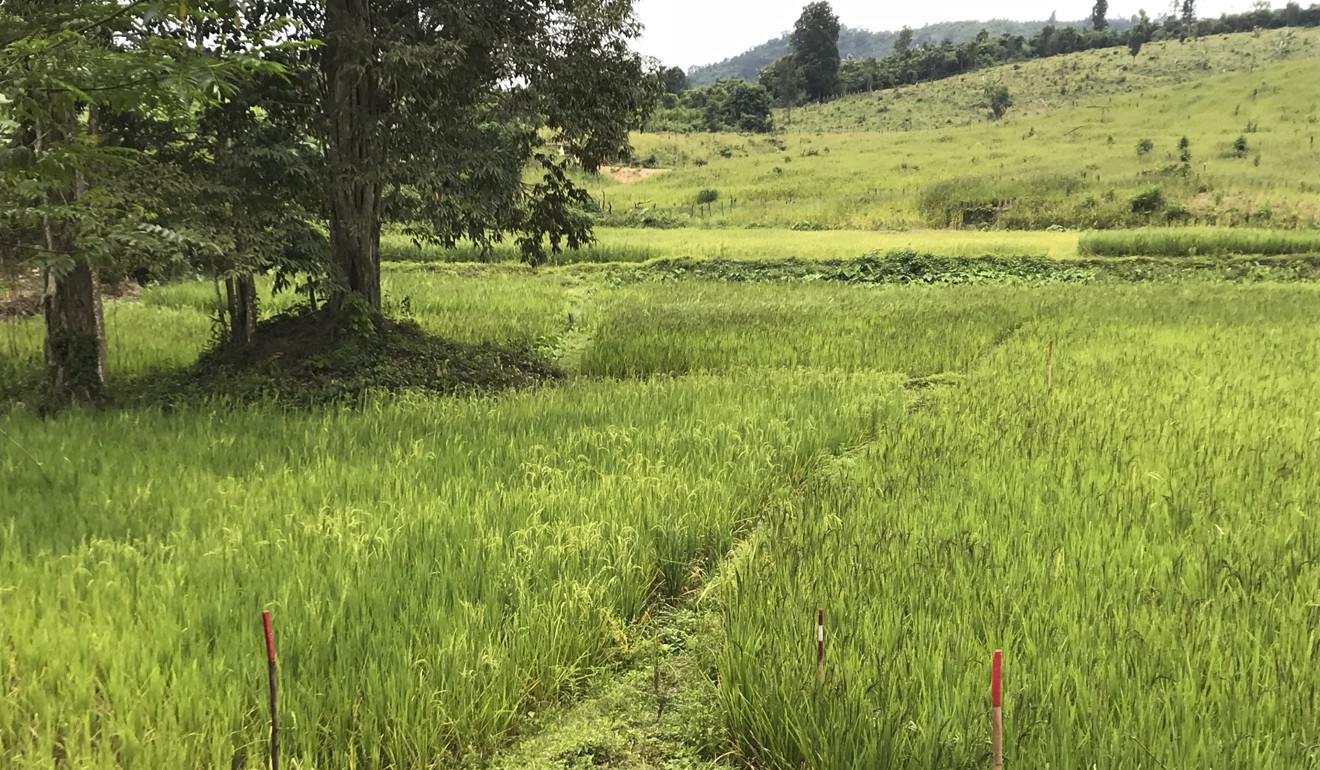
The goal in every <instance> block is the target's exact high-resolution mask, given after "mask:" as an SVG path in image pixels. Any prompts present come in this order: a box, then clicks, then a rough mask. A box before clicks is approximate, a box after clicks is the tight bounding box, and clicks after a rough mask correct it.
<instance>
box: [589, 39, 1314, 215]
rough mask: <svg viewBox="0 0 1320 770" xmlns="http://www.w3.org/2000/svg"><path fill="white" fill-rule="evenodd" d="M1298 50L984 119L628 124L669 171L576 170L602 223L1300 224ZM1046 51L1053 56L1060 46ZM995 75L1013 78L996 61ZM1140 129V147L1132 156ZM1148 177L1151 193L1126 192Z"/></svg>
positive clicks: (1305, 61)
mask: <svg viewBox="0 0 1320 770" xmlns="http://www.w3.org/2000/svg"><path fill="white" fill-rule="evenodd" d="M1299 34H1300V33H1299ZM1307 34H1308V35H1309V34H1312V33H1307ZM1241 37H1242V38H1243V40H1247V41H1250V40H1252V38H1251V36H1250V35H1244V36H1241ZM1307 39H1308V40H1309V38H1307ZM1193 45H1195V44H1189V50H1190V47H1191V46H1193ZM1302 50H1303V51H1304V52H1305V57H1306V58H1298V59H1295V60H1287V61H1271V62H1264V61H1262V62H1260V63H1259V66H1256V67H1255V68H1254V69H1253V70H1250V71H1232V72H1225V73H1216V72H1215V71H1213V70H1210V71H1205V72H1203V73H1202V74H1203V75H1204V77H1199V78H1198V79H1195V80H1190V81H1188V82H1185V83H1182V84H1180V85H1177V86H1163V87H1159V88H1153V89H1148V90H1136V91H1133V92H1131V93H1114V94H1107V95H1103V96H1091V97H1084V98H1079V99H1078V101H1077V104H1076V106H1073V105H1072V104H1071V100H1069V101H1068V104H1067V105H1066V106H1056V107H1055V108H1053V109H1052V110H1051V111H1049V112H1047V113H1046V112H1034V111H1031V110H1030V109H1023V110H1019V111H1017V112H1011V113H1010V114H1009V116H1008V117H1007V118H1005V119H1004V120H1002V121H998V122H994V123H978V124H975V125H962V126H959V125H953V126H946V127H940V128H931V129H924V130H913V131H907V132H892V131H890V132H878V131H866V132H850V133H827V132H820V133H815V132H812V133H788V134H783V135H773V136H740V135H733V134H693V135H675V134H643V135H638V136H636V137H635V138H634V145H635V146H636V154H637V155H638V156H639V157H648V156H652V155H653V156H655V158H656V163H657V164H659V165H661V166H664V167H668V168H671V169H672V170H670V171H669V172H667V173H664V174H660V175H657V176H653V177H650V178H647V179H644V180H641V181H637V182H633V183H631V184H626V185H623V184H618V183H615V182H613V181H612V180H610V179H609V178H608V177H604V176H602V177H598V178H585V179H584V180H583V181H584V182H585V183H587V184H588V185H589V186H590V188H591V190H592V192H593V194H595V195H596V196H597V198H598V199H600V200H602V201H603V202H604V205H605V208H606V211H607V213H606V215H605V221H606V222H607V223H611V224H617V225H626V226H638V225H648V226H655V227H680V226H681V227H690V226H701V227H710V228H726V227H727V228H735V229H744V228H750V227H765V228H778V229H794V228H796V229H800V230H812V229H829V230H835V229H837V230H867V231H871V230H901V229H923V228H925V229H932V228H933V229H946V228H950V227H953V228H964V229H984V228H991V229H995V230H1045V229H1048V228H1050V227H1054V226H1058V227H1067V228H1070V229H1116V228H1131V227H1144V226H1152V225H1163V224H1169V223H1177V224H1199V225H1207V226H1231V227H1241V226H1251V227H1268V228H1271V229H1305V228H1307V227H1310V226H1311V225H1312V224H1313V223H1315V222H1316V221H1318V220H1320V186H1317V185H1316V184H1314V183H1313V182H1311V181H1309V180H1307V179H1303V178H1301V177H1299V176H1298V174H1297V169H1299V168H1309V167H1311V166H1313V165H1314V164H1315V163H1317V162H1318V161H1320V150H1318V149H1317V148H1316V147H1315V144H1314V141H1313V139H1314V137H1315V134H1316V133H1317V128H1318V127H1320V123H1318V121H1320V112H1317V110H1320V85H1317V82H1316V79H1315V78H1314V70H1315V63H1316V58H1315V57H1316V55H1317V54H1318V53H1320V49H1316V48H1315V47H1314V46H1311V45H1310V44H1309V43H1308V44H1307V46H1306V47H1305V48H1304V49H1302ZM1086 55H1089V54H1085V55H1079V56H1086ZM1143 55H1144V54H1143ZM1299 55H1300V54H1299ZM1049 61H1050V62H1052V63H1053V66H1058V65H1059V64H1060V63H1064V64H1067V63H1068V62H1069V61H1071V58H1070V57H1061V59H1060V60H1054V59H1051V60H1049ZM1164 63H1165V64H1168V65H1169V66H1171V67H1172V66H1175V64H1174V63H1173V62H1164ZM1184 64H1185V63H1179V64H1177V65H1176V66H1178V67H1182V66H1183V65H1184ZM1069 66H1071V65H1069ZM999 75H1001V76H1003V77H1004V78H1005V80H1009V81H1012V80H1013V79H1014V77H1015V76H1014V75H1013V73H1012V72H1011V70H1010V71H1006V72H1001V73H999ZM1024 103H1025V102H1024ZM1184 136H1185V137H1187V138H1188V139H1189V141H1190V143H1191V158H1190V161H1189V162H1188V163H1186V164H1184V163H1182V161H1181V160H1180V153H1179V150H1178V147H1177V145H1178V143H1179V141H1180V140H1181V139H1182V138H1183V137H1184ZM1240 136H1245V137H1246V138H1247V140H1248V143H1249V146H1250V148H1251V149H1250V151H1249V152H1248V153H1247V155H1246V156H1243V157H1239V156H1238V154H1237V153H1235V152H1234V151H1233V149H1232V145H1233V143H1234V142H1235V141H1236V140H1237V138H1238V137H1240ZM1143 139H1148V140H1150V141H1151V143H1152V145H1153V149H1152V150H1151V151H1150V152H1148V153H1145V154H1139V153H1138V151H1137V146H1138V143H1139V142H1140V141H1141V140H1143ZM707 189H712V190H716V191H717V192H718V193H719V195H720V197H719V200H718V201H717V202H716V203H715V204H712V205H710V206H706V207H698V206H697V205H696V204H695V196H696V195H697V194H698V192H700V191H702V190H707ZM1152 190H1158V191H1159V193H1160V196H1159V205H1156V206H1152V207H1150V208H1148V209H1144V210H1143V208H1142V206H1141V205H1134V199H1136V198H1137V197H1138V196H1140V195H1143V194H1146V193H1149V192H1150V191H1152Z"/></svg>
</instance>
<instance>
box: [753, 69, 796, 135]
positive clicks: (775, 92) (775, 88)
mask: <svg viewBox="0 0 1320 770" xmlns="http://www.w3.org/2000/svg"><path fill="white" fill-rule="evenodd" d="M757 80H758V81H759V82H760V84H761V85H762V86H764V87H765V89H766V91H768V92H769V93H770V96H771V97H773V98H774V100H775V101H776V102H777V103H778V104H779V106H780V107H783V108H784V110H785V111H786V113H787V115H786V116H785V120H786V122H787V123H789V124H790V125H791V124H792V123H793V108H794V107H795V106H797V105H799V104H801V103H802V100H803V99H804V98H806V95H807V92H806V81H805V80H804V79H803V77H802V68H801V67H800V66H799V65H798V61H797V57H796V56H793V55H792V54H789V55H788V56H784V57H781V58H779V59H777V60H775V62H774V63H772V64H769V65H767V66H766V67H765V68H764V69H762V70H761V74H760V77H758V78H757Z"/></svg>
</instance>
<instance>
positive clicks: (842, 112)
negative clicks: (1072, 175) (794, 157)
mask: <svg viewBox="0 0 1320 770" xmlns="http://www.w3.org/2000/svg"><path fill="white" fill-rule="evenodd" d="M1316 57H1320V30H1316V29H1279V30H1268V31H1260V32H1258V33H1249V34H1235V35H1217V36H1215V37H1207V38H1201V39H1197V40H1188V41H1187V42H1185V43H1179V42H1178V41H1176V40H1167V41H1162V42H1157V43H1149V44H1147V45H1146V46H1145V47H1144V48H1143V49H1142V51H1141V53H1140V54H1138V55H1137V56H1136V57H1135V58H1134V57H1132V56H1130V55H1128V51H1127V49H1126V48H1109V49H1103V50H1098V51H1086V52H1083V53H1077V54H1070V55H1067V56H1056V57H1051V58H1048V59H1033V60H1031V61H1026V62H1021V63H1017V64H1011V65H1005V66H1003V67H996V68H993V69H989V70H982V71H979V72H972V73H969V74H966V75H960V76H958V77H953V78H947V79H944V80H938V81H933V82H928V83H919V84H917V85H913V86H905V87H902V88H895V89H888V90H884V91H877V92H875V93H873V94H861V95H858V96H851V97H846V98H843V99H838V100H835V101H833V102H829V103H828V104H813V105H807V106H804V107H800V108H798V109H795V110H793V114H792V122H791V123H789V121H788V116H787V115H786V114H785V113H784V112H783V111H782V110H780V111H779V112H778V113H777V114H776V116H775V117H776V125H779V126H781V127H785V128H787V129H788V130H790V131H794V132H796V131H809V132H818V131H908V130H920V129H932V128H947V127H950V126H966V125H975V124H984V123H988V122H989V117H988V114H987V113H988V110H987V109H986V107H985V104H984V89H985V84H986V83H993V82H1002V83H1004V84H1005V85H1007V86H1008V88H1009V90H1010V92H1011V93H1012V95H1013V101H1014V105H1013V107H1012V109H1011V110H1010V115H1017V116H1022V115H1024V114H1038V113H1042V112H1048V111H1051V110H1055V109H1059V108H1062V107H1075V106H1078V105H1079V104H1081V103H1082V102H1084V101H1087V100H1093V99H1095V98H1097V97H1112V96H1122V95H1128V94H1135V93H1139V92H1141V91H1144V90H1148V89H1151V88H1158V87H1161V86H1170V85H1177V84H1181V83H1189V82H1192V81H1196V80H1202V79H1204V78H1206V77H1207V76H1210V75H1214V74H1221V73H1227V72H1251V71H1252V70H1254V69H1256V68H1258V67H1262V66H1265V65H1267V64H1270V63H1274V62H1280V61H1290V60H1295V59H1314V58H1316ZM1097 109H1098V107H1097Z"/></svg>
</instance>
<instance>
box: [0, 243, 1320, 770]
mask: <svg viewBox="0 0 1320 770" xmlns="http://www.w3.org/2000/svg"><path fill="white" fill-rule="evenodd" d="M703 264H715V263H714V262H711V261H709V260H706V261H704V262H703ZM740 264H743V265H745V267H746V269H747V270H752V269H754V268H755V267H756V265H757V263H755V262H751V261H743V262H742V263H740ZM629 269H637V268H629ZM643 270H644V271H645V274H647V275H649V274H651V273H654V272H656V271H655V270H654V269H652V268H644V269H643ZM748 275H749V276H753V277H754V275H755V274H754V273H749V274H748ZM766 277H767V278H769V276H766ZM386 284H387V289H388V291H389V292H390V301H391V303H393V305H394V306H395V307H397V308H403V307H405V303H404V302H403V300H404V294H403V293H406V296H407V297H409V298H410V301H409V302H408V303H407V307H408V308H409V309H410V312H411V313H412V314H413V315H414V316H415V318H416V320H417V322H418V323H419V324H421V325H422V326H424V327H426V328H430V329H452V330H453V332H454V334H455V335H456V336H457V337H461V338H463V339H465V340H466V341H469V342H516V341H527V340H533V339H541V340H542V343H543V344H544V346H545V348H546V349H547V350H555V351H561V352H564V351H572V350H575V351H576V353H575V354H574V355H573V356H572V357H571V358H572V360H573V364H572V365H573V367H574V368H575V370H576V372H577V376H576V377H575V378H573V379H571V380H570V381H568V382H566V383H564V384H562V385H560V386H557V387H543V388H540V389H535V390H529V391H523V392H516V393H509V394H505V395H500V396H476V397H474V396H467V397H461V398H438V397H430V396H421V395H416V394H414V395H408V396H404V397H400V398H390V399H379V400H368V401H367V402H366V403H365V404H361V405H359V406H358V407H357V408H353V409H346V408H345V409H341V408H336V407H322V408H316V409H311V410H306V411H287V410H282V409H278V408H275V407H272V406H263V405H252V406H245V407H238V406H222V405H218V404H217V405H213V406H210V407H201V408H196V407H194V408H185V409H181V410H176V411H174V412H170V413H165V412H162V411H160V410H157V409H152V408H139V409H127V410H119V411H111V412H102V413H81V412H70V413H66V414H63V415H61V416H59V417H57V418H54V419H48V420H42V419H40V418H38V417H36V416H35V415H33V414H31V413H30V412H29V411H27V410H24V409H12V410H10V411H9V412H7V413H3V414H0V431H3V433H4V436H3V437H0V442H3V444H4V445H5V446H8V447H10V449H9V450H7V451H5V452H0V500H3V501H4V503H3V510H4V512H5V514H6V515H5V516H4V517H3V518H2V519H0V576H3V577H0V615H2V616H3V617H5V618H6V620H7V621H8V622H7V623H6V624H4V626H3V627H0V651H3V654H0V682H3V683H4V687H5V697H4V698H0V764H4V765H5V766H6V767H15V768H20V769H21V770H26V769H27V768H37V767H49V766H51V765H52V764H54V765H61V764H67V765H69V766H74V767H81V768H91V769H93V770H99V769H100V768H112V767H122V766H135V767H136V766H142V767H196V766H204V767H215V766H224V767H229V768H237V769H238V770H242V769H243V768H256V767H260V766H263V765H264V763H265V756H264V748H263V746H264V742H265V740H266V723H265V717H264V711H263V710H264V700H263V699H264V689H263V688H264V673H265V672H264V660H263V655H262V649H261V647H262V645H261V636H260V633H261V632H260V625H259V620H258V614H259V612H260V610H261V609H263V608H270V609H273V610H274V614H275V622H276V634H277V640H278V641H277V643H278V645H279V650H280V660H281V687H282V693H283V696H282V701H281V702H282V704H283V705H282V724H283V726H284V730H283V733H282V737H283V741H284V747H285V759H286V762H288V763H289V764H290V766H303V767H312V766H317V767H321V766H355V767H360V768H384V767H454V766H468V767H481V766H487V765H490V764H492V763H493V765H494V766H497V767H498V766H505V767H517V766H538V767H564V766H576V765H574V763H578V765H585V764H587V763H589V764H592V765H595V766H606V767H609V766H613V767H619V768H631V767H639V766H647V765H651V766H654V765H659V764H663V762H664V761H667V760H665V759H664V757H666V756H669V757H671V758H674V759H673V761H674V762H680V759H679V757H681V758H682V759H681V761H682V762H687V763H688V766H713V765H718V764H726V765H727V764H731V763H733V762H743V761H745V762H748V763H752V764H754V765H755V766H758V767H766V768H785V769H787V768H795V767H802V766H812V767H900V768H906V767H911V768H916V767H972V766H982V765H984V763H985V759H986V753H987V743H986V741H987V727H986V725H987V721H988V720H987V719H986V694H985V680H986V668H987V667H988V662H989V654H990V652H991V650H993V649H995V648H997V647H1002V648H1004V650H1005V653H1006V660H1007V663H1006V682H1007V685H1006V701H1007V715H1006V719H1007V729H1008V741H1009V750H1010V757H1011V759H1012V760H1013V761H1014V762H1016V763H1018V764H1021V765H1022V766H1024V767H1046V766H1053V767H1075V766H1087V767H1089V766H1092V765H1095V766H1098V767H1107V768H1117V769H1121V770H1129V769H1130V770H1137V769H1138V768H1143V769H1148V768H1150V767H1151V766H1152V764H1154V765H1156V766H1157V765H1159V764H1163V765H1165V766H1167V767H1174V766H1180V765H1186V766H1210V765H1211V764H1219V763H1227V764H1228V765H1231V766H1234V767H1239V766H1241V767H1253V768H1260V769H1261V770H1284V769H1285V768H1287V769H1289V770H1290V769H1291V768H1298V767H1312V766H1316V764H1317V762H1320V757H1317V755H1316V753H1315V752H1316V749H1315V746H1316V745H1318V744H1320V732H1317V728H1316V726H1315V724H1314V720H1313V719H1309V718H1308V715H1309V714H1310V704H1311V703H1312V702H1313V701H1314V700H1315V698H1316V697H1317V696H1320V676H1317V674H1316V673H1315V666H1314V665H1313V663H1314V661H1313V651H1314V649H1315V647H1316V643H1317V638H1320V637H1317V634H1320V626H1317V622H1320V615H1317V613H1316V610H1315V607H1314V604H1315V600H1316V597H1315V596H1314V586H1315V585H1316V584H1317V583H1316V581H1317V580H1320V566H1317V565H1320V553H1316V543H1317V542H1320V540H1318V539H1317V537H1318V536H1320V531H1318V530H1317V524H1316V520H1315V517H1314V516H1313V515H1311V513H1310V512H1312V511H1314V510H1315V509H1316V508H1317V507H1318V506H1320V496H1318V495H1320V493H1317V491H1316V490H1320V466H1317V464H1316V463H1315V462H1314V461H1313V459H1312V455H1313V451H1312V450H1313V447H1314V444H1315V442H1316V441H1317V440H1320V434H1318V433H1317V432H1316V424H1315V420H1314V419H1313V412H1314V406H1313V405H1314V403H1315V402H1316V400H1317V398H1320V381H1317V380H1316V378H1315V377H1314V376H1313V372H1314V370H1315V369H1316V366H1317V364H1320V360H1317V356H1318V355H1320V350H1318V349H1317V348H1316V346H1315V345H1314V344H1313V336H1314V335H1313V333H1312V331H1311V330H1313V329H1314V328H1315V326H1316V325H1317V323H1320V302H1318V301H1317V300H1320V289H1318V288H1317V287H1316V286H1315V285H1312V284H1303V283H1299V284H1280V283H1275V282H1263V283H1252V284H1237V283H1222V282H1215V283H1212V282H1206V281H1200V280H1189V281H1185V282H1180V283H1151V284H1142V285H1130V284H1097V285H1089V284H1081V283H1078V284H1068V285H1042V284H1040V283H1036V282H1027V283H1023V284H998V285H973V286H921V287H919V286H906V287H903V286H873V285H869V284H865V283H858V284H847V283H842V282H823V281H816V282H803V281H788V280H782V277H781V278H779V279H776V280H773V281H771V280H765V281H759V282H747V281H746V279H745V280H744V282H736V281H732V280H723V281H702V280H695V279H692V278H690V277H688V278H677V277H667V278H666V279H665V280H653V281H637V280H632V279H631V278H629V277H628V276H627V275H626V274H625V273H624V272H623V271H621V270H619V269H615V268H608V269H607V268H600V267H594V266H575V267H566V268H557V269H550V270H541V271H532V270H528V269H523V268H513V267H503V266H484V267H473V266H451V265H431V266H425V267H421V266H410V267H407V268H406V269H397V270H391V271H389V273H388V276H387V281H386ZM205 288H206V287H205V286H202V287H198V286H195V285H183V286H180V287H168V288H166V289H156V290H149V291H148V292H146V294H145V295H144V297H143V299H142V301H141V302H140V303H135V304H130V303H115V304H113V305H112V306H111V309H112V310H113V313H110V312H108V313H107V316H108V317H107V321H108V323H111V328H112V329H113V330H114V333H115V340H116V343H117V344H116V346H115V347H116V348H117V349H118V351H117V352H115V354H114V355H115V356H116V358H114V359H113V360H114V361H115V362H116V365H117V366H120V367H122V369H121V372H122V371H151V370H153V369H157V368H160V367H167V366H173V365H176V363H177V362H180V361H185V360H186V359H188V358H189V357H190V356H195V355H196V350H197V349H198V348H199V347H200V345H201V344H202V343H203V342H204V341H205V336H206V330H207V329H208V328H209V326H208V323H207V320H206V319H207V316H206V314H205V312H204V308H205V304H204V302H201V299H200V298H201V297H203V296H204V289H205ZM199 303H200V304H199ZM569 313H572V314H573V318H572V319H571V320H570V319H569V317H568V314H569ZM189 329H193V330H195V331H194V332H193V334H192V335H191V336H190V335H189V333H188V331H187V330H189ZM15 330H19V331H17V332H15ZM29 330H30V325H26V324H10V323H6V324H4V327H3V329H2V330H0V333H3V334H9V335H12V336H11V337H10V339H13V340H18V339H19V336H22V340H27V339H28V337H27V336H23V335H29V334H30V332H29ZM2 339H4V338H2V337H0V340H2ZM1051 341H1053V342H1054V343H1055V360H1054V368H1053V389H1052V390H1047V389H1046V384H1045V378H1046V374H1045V360H1044V355H1045V350H1046V348H1047V346H1048V344H1049V343H1050V342H1051ZM0 344H4V343H3V342H0ZM13 344H14V345H15V346H16V347H21V346H22V345H30V344H31V341H24V342H22V343H21V345H20V344H19V343H18V342H15V343H13ZM26 349H30V348H26ZM18 447H21V451H18ZM730 554H732V556H730ZM726 557H728V558H726ZM673 602H682V603H685V604H688V605H690V606H693V607H695V608H696V609H697V610H698V611H700V612H701V613H703V614H704V615H705V616H706V617H708V618H709V620H710V622H712V623H713V624H714V625H713V627H711V628H710V629H708V630H706V631H703V632H702V635H703V636H704V637H705V638H706V639H707V640H708V644H709V645H710V648H709V649H708V650H707V652H705V653H703V655H702V656H701V657H700V658H694V659H693V660H694V661H696V663H694V664H693V665H691V666H689V667H687V668H684V667H682V666H679V667H674V666H671V665H669V664H668V663H666V664H665V666H666V668H665V670H664V672H662V673H663V676H665V677H671V678H672V677H675V676H677V677H693V678H700V681H699V682H696V683H688V684H690V685H692V687H691V688H689V687H687V686H684V685H681V684H680V683H671V684H669V685H665V687H670V690H671V691H672V693H673V695H674V698H675V699H676V700H675V703H676V706H675V711H673V712H672V714H671V718H673V719H676V720H683V721H681V722H678V723H677V724H671V723H666V724H667V725H668V726H666V724H653V723H651V722H650V721H649V719H650V718H649V717H648V716H646V708H648V707H649V704H650V703H651V701H649V700H647V698H649V697H650V695H648V693H657V692H659V689H656V690H651V689H650V688H649V687H648V685H647V682H646V676H645V673H644V672H645V671H646V668H645V667H646V665H647V662H648V660H649V659H648V658H647V657H646V653H639V649H642V648H641V647H639V642H638V635H639V634H640V633H645V632H643V631H639V629H642V628H644V627H645V625H646V623H647V620H646V619H647V618H652V617H655V616H656V614H657V613H660V614H663V612H662V610H663V608H664V607H665V606H667V605H669V604H671V603H673ZM816 607H824V608H826V611H827V615H826V617H827V619H828V623H829V631H828V645H829V646H828V652H827V661H828V673H827V681H826V685H825V687H824V688H823V689H819V690H818V689H817V688H816V686H815V684H814V679H815V667H814V665H813V662H812V658H811V654H812V652H813V643H812V637H811V625H810V624H811V619H812V617H813V614H814V609H815V608H816ZM661 633H663V632H661ZM703 644H706V643H703ZM712 667H713V668H712ZM620 670H622V672H623V673H621V674H619V676H618V678H617V679H615V674H616V673H618V672H619V671H620ZM611 682H617V687H615V686H613V685H611ZM584 696H586V697H587V700H586V701H585V702H584V704H583V705H582V706H581V707H580V708H579V709H577V710H571V711H566V712H560V706H561V705H562V704H565V703H571V702H573V701H576V700H578V699H580V698H582V697H584ZM694 699H696V700H698V701H702V702H704V703H705V704H706V706H707V707H708V708H707V709H705V710H703V709H701V708H696V707H694V706H693V705H692V702H693V700H694ZM680 701H681V702H680ZM684 704H686V705H684ZM556 725H557V726H558V727H556ZM689 728H690V729H689ZM547 730H549V732H546V731H547ZM694 730H695V731H700V735H699V736H695V737H696V740H695V741H693V742H692V743H691V744H688V743H685V742H684V741H683V740H680V739H681V738H683V737H685V736H686V737H688V738H691V737H694V736H687V733H689V732H692V731H694ZM674 731H678V732H682V733H683V734H684V735H683V736H676V735H675V733H674ZM694 735H695V734H694ZM511 743H516V745H514V746H513V747H512V748H509V746H510V744H511ZM678 743H684V747H683V748H682V752H678V751H677V748H675V751H674V752H673V753H666V752H665V751H664V746H665V745H666V744H674V747H676V746H677V744H678ZM506 749H508V751H509V752H510V753H508V754H505V753H503V752H504V751H505V750H506ZM547 754H548V756H547ZM721 757H724V759H721ZM1152 758H1153V759H1152Z"/></svg>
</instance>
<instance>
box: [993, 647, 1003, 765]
mask: <svg viewBox="0 0 1320 770" xmlns="http://www.w3.org/2000/svg"><path fill="white" fill-rule="evenodd" d="M1003 682H1004V651H1003V650H995V657H994V661H993V662H992V663H991V664H990V747H991V751H992V752H993V753H994V770H1004V699H1003Z"/></svg>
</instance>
